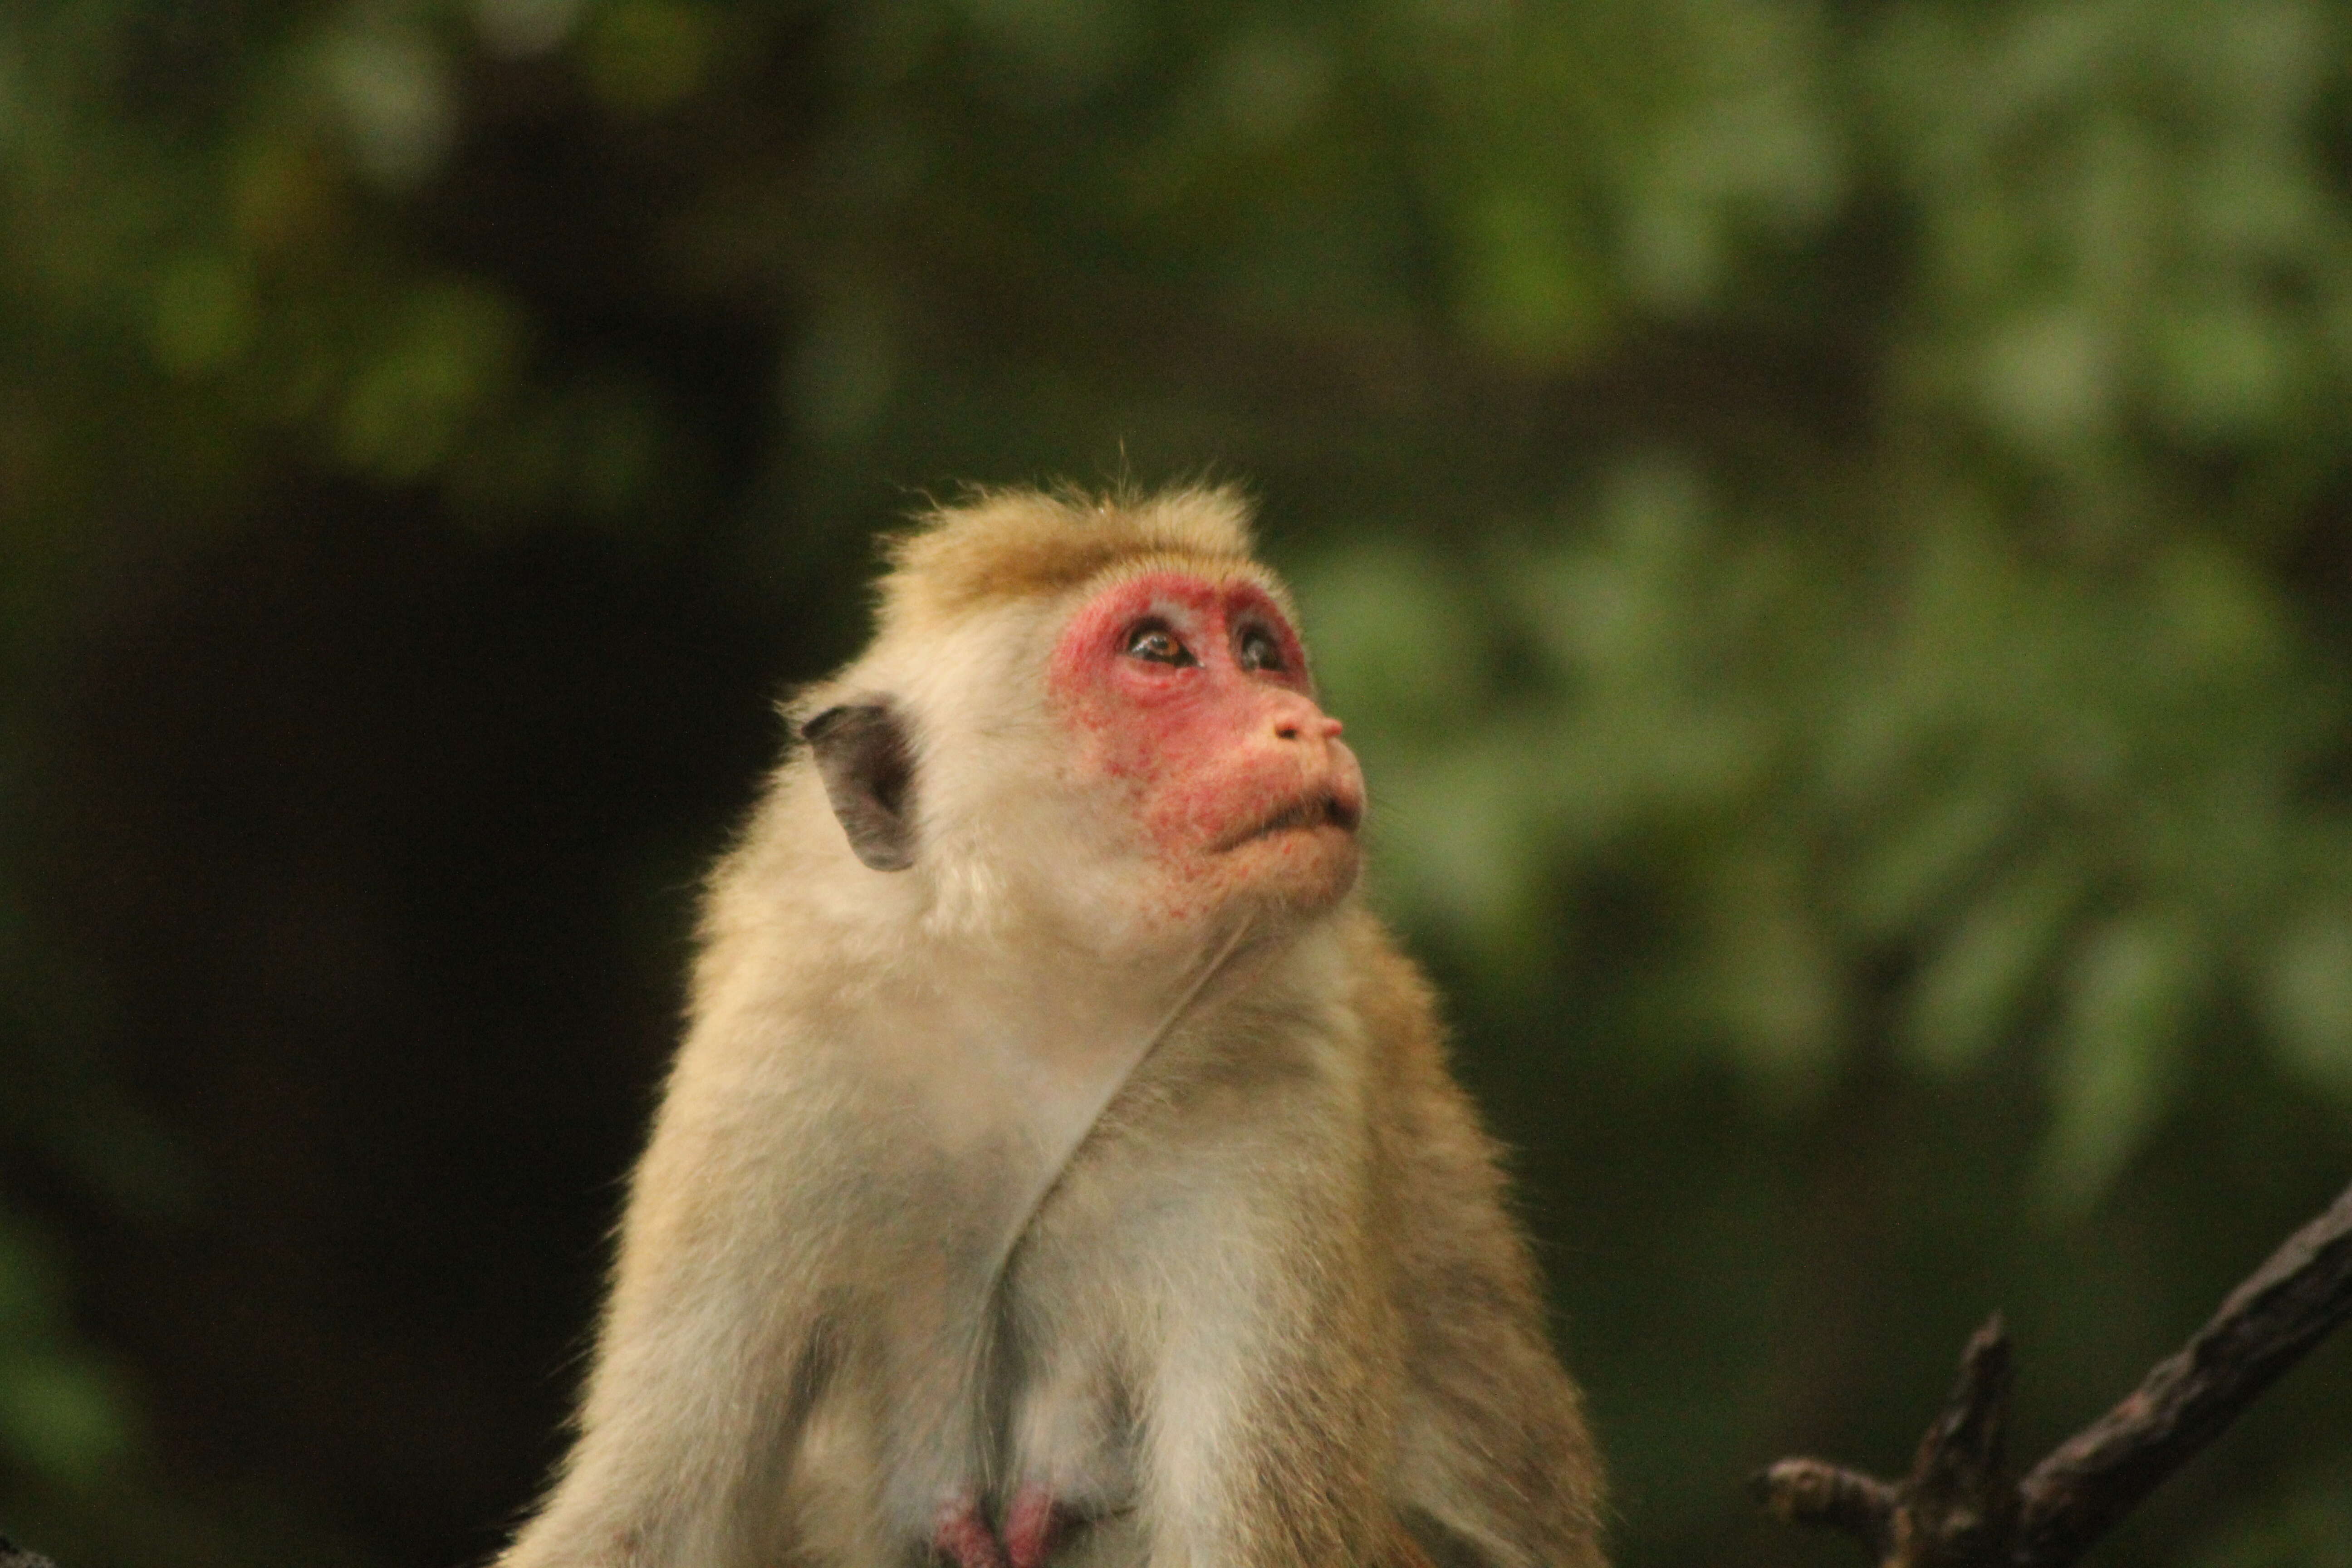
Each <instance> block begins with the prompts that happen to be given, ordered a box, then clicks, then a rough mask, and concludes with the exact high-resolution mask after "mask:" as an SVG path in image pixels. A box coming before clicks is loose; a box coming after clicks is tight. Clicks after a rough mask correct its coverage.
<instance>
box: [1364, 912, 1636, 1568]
mask: <svg viewBox="0 0 2352 1568" xmlns="http://www.w3.org/2000/svg"><path fill="white" fill-rule="evenodd" d="M1372 941H1373V942H1374V944H1375V945H1374V950H1373V952H1372V953H1371V954H1370V957H1369V959H1368V963H1367V968H1366V973H1367V974H1368V976H1369V979H1368V983H1367V985H1366V989H1365V993H1364V1004H1363V1005H1364V1009H1365V1015H1366V1022H1367V1024H1368V1026H1370V1029H1371V1030H1372V1031H1373V1034H1374V1036H1375V1037H1376V1039H1378V1040H1379V1041H1380V1042H1381V1050H1382V1053H1383V1056H1384V1059H1385V1061H1386V1063H1387V1066H1388V1070H1389V1072H1390V1073H1391V1075H1392V1076H1391V1091H1392V1094H1393V1100H1392V1105H1393V1108H1394V1112H1395V1113H1394V1114H1393V1115H1392V1116H1391V1117H1390V1118H1388V1119H1387V1126H1388V1129H1389V1133H1390V1136H1391V1138H1392V1139H1393V1140H1394V1143H1393V1145H1392V1155H1391V1161H1390V1163H1389V1169H1391V1171H1393V1172H1395V1173H1397V1178H1398V1182H1397V1188H1396V1191H1395V1193H1394V1194H1393V1195H1392V1197H1391V1202H1392V1204H1393V1205H1394V1212H1395V1222H1396V1223H1395V1226H1394V1233H1393V1242H1392V1245H1393V1247H1394V1252H1393V1258H1392V1276H1391V1277H1392V1278H1393V1279H1395V1281H1396V1286H1397V1300H1398V1309H1399V1310H1400V1312H1401V1313H1402V1317H1403V1321H1404V1330H1405V1338H1406V1345H1407V1350H1406V1358H1407V1372H1406V1377H1405V1389H1406V1392H1405V1401H1404V1411H1403V1421H1402V1429H1401V1433H1400V1443H1399V1457H1398V1475H1397V1482H1396V1485H1397V1489H1398V1492H1399V1501H1400V1505H1401V1506H1402V1508H1403V1509H1404V1510H1406V1511H1407V1512H1408V1514H1411V1515H1419V1516H1421V1518H1422V1519H1423V1520H1425V1521H1431V1522H1433V1523H1434V1524H1436V1525H1437V1526H1438V1527H1440V1529H1441V1531H1443V1534H1444V1536H1445V1537H1448V1538H1450V1539H1449V1540H1444V1541H1433V1542H1432V1545H1433V1552H1434V1555H1435V1556H1436V1558H1437V1561H1438V1562H1439V1563H1442V1564H1444V1563H1452V1562H1454V1561H1455V1560H1457V1559H1462V1558H1463V1552H1462V1550H1461V1549H1464V1548H1466V1549H1467V1558H1466V1560H1467V1561H1475V1562H1476V1563H1483V1564H1487V1565H1490V1568H1600V1564H1601V1563H1602V1561H1603V1557H1602V1552H1601V1465H1600V1459H1599V1457H1598V1455H1597V1453H1596V1452H1595V1450H1594V1447H1593V1444H1592V1439H1591V1434H1590V1433H1589V1432H1588V1431H1587V1429H1586V1426H1585V1422H1584V1415H1583V1408H1582V1400H1581V1398H1580V1395H1579V1394H1578V1391H1577V1388H1576V1385H1575V1384H1574V1383H1573V1382H1571V1381H1570V1378H1569V1376H1568V1374H1567V1373H1566V1372H1565V1371H1563V1370H1562V1368H1561V1366H1560V1363H1559V1358H1558V1356H1557V1355H1556V1354H1555V1352H1553V1349H1552V1346H1551V1342H1550V1336H1549V1331H1548V1329H1547V1326H1546V1322H1545V1316H1544V1309H1543V1298H1542V1289H1541V1284H1540V1281H1539V1279H1538V1276H1537V1272H1536V1268H1535V1264H1534V1260H1533V1258H1531V1257H1530V1256H1529V1254H1528V1247H1527V1243H1526V1241H1525V1239H1524V1238H1523V1237H1521V1235H1520V1234H1519V1231H1518V1228H1517V1226H1516V1225H1515V1224H1514V1223H1513V1221H1512V1219H1511V1216H1510V1214H1509V1211H1508V1207H1507V1192H1506V1183H1505V1181H1504V1177H1503V1174H1502V1171H1501V1168H1500V1165H1499V1163H1498V1160H1497V1152H1496V1147H1495V1144H1494V1142H1493V1141H1492V1140H1491V1139H1489V1138H1488V1137H1487V1136H1486V1132H1485V1131H1484V1130H1483V1129H1482V1128H1481V1127H1480V1125H1479V1122H1478V1118H1477V1113H1476V1111H1475V1108H1474V1107H1473V1106H1472V1104H1471V1102H1470V1100H1469V1097H1468V1096H1467V1095H1466V1094H1465V1093H1464V1092H1463V1090H1462V1089H1461V1087H1460V1086H1459V1085H1458V1084H1456V1083H1455V1082H1454V1079H1453V1078H1452V1076H1451V1074H1450V1073H1448V1071H1447V1070H1446V1068H1445V1064H1444V1044H1443V1037H1442V1032H1441V1029H1440V1026H1439V1025H1438V1023H1437V1020H1436V1016H1435V1008H1434V1005H1433V999H1432V996H1431V994H1430V991H1429V987H1428V985H1427V984H1426V982H1424V981H1423V979H1422V977H1421V975H1420V973H1419V972H1418V971H1417V970H1415V969H1414V967H1413V966H1412V963H1410V962H1409V961H1408V960H1406V959H1404V958H1403V957H1402V956H1401V955H1400V954H1398V953H1397V952H1395V950H1394V949H1393V948H1392V947H1391V945H1390V944H1389V942H1388V940H1387V938H1386V936H1385V934H1384V933H1375V934H1374V937H1373V938H1372Z"/></svg>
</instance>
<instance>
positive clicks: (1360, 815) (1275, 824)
mask: <svg viewBox="0 0 2352 1568" xmlns="http://www.w3.org/2000/svg"><path fill="white" fill-rule="evenodd" d="M1363 820H1364V807H1363V805H1362V803H1361V802H1360V801H1353V800H1348V799H1345V798H1343V797H1341V796H1340V795H1339V794H1337V793H1336V792H1334V791H1331V790H1324V791H1321V792H1320V793H1318V794H1316V795H1307V796H1305V797H1303V798H1301V799H1298V800H1295V801H1292V802H1291V803H1290V804H1289V805H1286V806H1284V807H1283V808H1282V809H1281V810H1279V811H1277V812H1276V813H1275V814H1274V815H1273V816H1268V817H1265V818H1264V819H1262V820H1261V821H1259V822H1256V823H1255V824H1253V825H1252V826H1249V827H1248V828H1245V829H1244V830H1243V831H1242V832H1240V833H1236V834H1234V836H1233V837H1230V838H1228V839H1226V840H1225V841H1224V842H1223V844H1221V845H1219V846H1218V847H1219V848H1220V849H1238V848H1240V847H1242V846H1243V845H1244V844H1249V843H1254V842H1255V841H1256V840H1258V839H1260V838H1271V837H1274V836H1275V835H1276V834H1277V833H1311V832H1313V831H1315V830H1316V829H1317V828H1318V827H1336V828H1338V829H1339V831H1341V832H1342V833H1353V832H1355V831H1356V829H1357V827H1358V826H1360V824H1361V823H1362V822H1363Z"/></svg>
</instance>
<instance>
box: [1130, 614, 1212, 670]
mask: <svg viewBox="0 0 2352 1568" xmlns="http://www.w3.org/2000/svg"><path fill="white" fill-rule="evenodd" d="M1127 653H1128V657H1129V658H1139V659H1144V660H1147V661H1148V662H1150V663H1152V664H1172V665H1174V666H1176V667H1177V668H1180V669H1181V668H1185V667H1186V666H1188V665H1195V664H1198V663H1200V662H1201V661H1200V660H1199V659H1197V658H1193V657H1192V649H1191V648H1189V647H1185V646H1184V641H1183V639H1182V638H1181V637H1178V636H1177V635H1176V634H1175V633H1174V632H1173V631H1171V630H1170V629H1169V626H1168V623H1167V622H1166V621H1162V620H1157V619H1154V620H1149V621H1140V622H1138V623H1137V625H1136V627H1135V629H1134V630H1133V631H1131V632H1129V633H1128V634H1127Z"/></svg>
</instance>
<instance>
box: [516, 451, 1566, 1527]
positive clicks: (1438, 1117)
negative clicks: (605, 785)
mask: <svg viewBox="0 0 2352 1568" xmlns="http://www.w3.org/2000/svg"><path fill="white" fill-rule="evenodd" d="M880 599H881V603H880V610H879V626H878V630H877V635H876V637H875V638H874V642H873V645H872V646H871V647H869V648H868V649H867V650H866V653H865V655H864V657H862V658H859V659H858V660H857V661H856V663H854V664H852V665H850V666H849V668H846V669H845V670H843V671H842V672H841V673H840V674H839V675H837V676H835V678H834V679H830V680H827V681H825V682H824V683H822V684H820V685H818V686H817V687H815V688H814V689H811V690H809V691H808V692H806V693H804V694H803V695H802V697H801V698H800V699H799V700H798V701H797V702H796V703H795V704H794V705H793V709H792V710H791V717H792V719H793V729H794V731H795V733H796V737H797V739H798V740H799V742H801V744H800V745H799V746H797V747H796V748H795V749H794V751H793V754H791V755H790V756H789V757H788V758H787V760H786V761H785V763H783V765H782V767H781V768H780V769H779V770H778V772H777V773H776V774H775V775H774V778H773V780H772V784H771V785H770V787H769V789H768V791H767V794H766V795H765V798H764V799H763V801H762V803H761V805H760V806H759V808H758V810H757V811H756V813H755V814H754V815H753V816H752V818H751V824H750V826H749V827H748V828H747V829H746V831H745V832H744V834H743V837H742V839H741V841H740V843H739V844H738V845H737V847H735V848H734V850H733V851H732V852H731V853H730V855H729V856H728V857H727V858H726V859H725V861H724V862H723V863H722V864H721V865H720V867H719V870H718V873H717V875H716V877H715V878H714V879H713V881H712V884H711V887H710V889H709V897H708V901H707V905H706V908H705V912H704V917H703V922H702V932H701V948H700V954H699V958H698V962H697V963H696V966H695V971H694V981H693V997H692V1005H691V1008H690V1015H689V1026H688V1033H687V1037H686V1043H685V1046H684V1047H683V1049H682V1050H681V1051H680V1052H679V1055H678V1058H677V1065H676V1067H675V1068H674V1069H673V1070H672V1072H671V1074H670V1078H669V1082H668V1087H667V1092H666V1095H665V1098H664V1100H663V1102H662V1107H661V1111H660V1114H659V1116H658V1118H657V1119H656V1123H655V1126H654V1131H653V1138H652V1142H651V1144H650V1146H649V1147H648V1148H647V1150H646V1154H645V1157H644V1160H643V1162H642V1163H640V1164H639V1165H638V1167H637V1170H636V1173H635V1179H634V1182H633V1184H632V1186H631V1189H630V1194H629V1202H628V1210H627V1215H626V1217H625V1221H624V1223H623V1226H622V1229H621V1238H620V1256H619V1260H618V1264H617V1267H616V1268H615V1272H614V1279H613V1286H612V1294H611V1298H610V1301H609V1303H608V1305H607V1307H606V1310H605V1312H604V1320H603V1324H602V1327H601V1330H600V1331H599V1334H598V1338H597V1346H596V1354H595V1360H594V1363H593V1371H592V1373H591V1374H590V1376H589V1379H588V1385H587V1391H586V1394H585V1397H584V1399H583V1404H582V1406H581V1410H580V1414H579V1417H578V1422H577V1439H576V1442H575V1444H574V1447H572V1452H571V1455H570V1457H569V1458H568V1459H567V1460H566V1461H565V1463H564V1465H563V1467H562V1471H561V1473H560V1475H559V1477H558V1479H557V1480H556V1482H555V1484H554V1487H553V1489H552V1491H551V1494H550V1495H549V1497H548V1499H547V1500H546V1502H545V1503H544V1505H543V1506H542V1507H541V1510H540V1511H539V1513H538V1514H537V1516H536V1517H535V1518H534V1519H532V1520H531V1521H530V1523H529V1524H528V1525H527V1526H526V1527H525V1528H524V1529H523V1530H522V1531H521V1533H520V1536H519V1537H518V1538H517V1540H516V1541H515V1542H514V1544H513V1545H512V1547H511V1548H509V1551H508V1552H507V1553H506V1554H505V1556H504V1557H503V1558H502V1559H500V1563H501V1565H502V1568H919V1565H921V1564H925V1563H937V1564H945V1565H947V1568H1045V1564H1047V1563H1053V1564H1056V1565H1062V1564H1080V1563H1084V1564H1092V1565H1100V1568H1111V1565H1118V1568H1428V1565H1429V1564H1431V1563H1439V1564H1446V1565H1453V1564H1477V1565H1481V1568H1538V1565H1540V1568H1598V1565H1599V1564H1600V1563H1601V1547H1600V1544H1599V1536H1600V1531H1599V1525H1598V1512H1599V1508H1600V1502H1599V1494H1600V1480H1599V1467H1598V1464H1597V1461H1596V1460H1595V1458H1594V1456H1593V1451H1592V1446H1591V1441H1590V1439H1589V1438H1588V1436H1586V1432H1585V1427H1584V1423H1583V1418H1582V1416H1581V1415H1580V1407H1579V1401H1578V1394H1577V1391H1576V1389H1575V1387H1574V1385H1573V1384H1571V1383H1570V1381H1569V1379H1568V1377H1567V1375H1566V1374H1565V1373H1563V1372H1562V1371H1561V1370H1560V1367H1559V1363H1558V1362H1557V1361H1556V1360H1555V1359H1554V1356H1553V1353H1552V1351H1551V1349H1550V1346H1549V1342H1548V1341H1547V1337H1546V1332H1545V1327H1544V1317H1543V1311H1542V1308H1541V1305H1540V1301H1539V1297H1538V1284H1537V1280H1536V1277H1535V1271H1534V1268H1533V1267H1532V1265H1531V1263H1530V1260H1529V1258H1528V1249H1527V1247H1526V1245H1525V1243H1524V1242H1523V1240H1522V1239H1521V1237H1519V1235H1518V1234H1517V1231H1516V1229H1515V1228H1514V1226H1513V1225H1512V1222H1511V1220H1510V1219H1509V1218H1508V1216H1507V1214H1506V1211H1505V1202H1504V1192H1503V1182H1502V1178H1501V1176H1500V1175H1499V1173H1498V1172H1497V1169H1496V1155H1495V1151H1494V1148H1493V1146H1492V1145H1491V1144H1490V1142H1488V1140H1487V1138H1486V1135H1485V1134H1484V1133H1483V1132H1482V1131H1480V1128H1479V1125H1478V1122H1477V1119H1476V1117H1475V1113H1474V1111H1473V1110H1472V1108H1471V1105H1470V1102H1469V1100H1467V1098H1466V1097H1465V1095H1464V1094H1463V1092H1462V1090H1461V1089H1459V1088H1458V1087H1457V1086H1456V1085H1455V1084H1454V1081H1453V1079H1451V1078H1450V1077H1449V1076H1448V1073H1447V1069H1446V1067H1445V1062H1444V1043H1443V1040H1442V1037H1441V1033H1440V1030H1439V1027H1438V1025H1437V1023H1436V1021H1435V1016H1434V1010H1433V1001H1432V997H1431V994H1430V991H1429V988H1428V986H1427V985H1426V984H1424V983H1423V980H1422V977H1421V975H1420V974H1419V973H1418V972H1417V971H1416V970H1415V969H1414V968H1413V966H1412V963H1410V962H1409V961H1408V960H1406V959H1405V958H1404V957H1402V955H1401V954H1400V953H1399V952H1398V951H1397V950H1396V948H1395V946H1394V945H1393V944H1392V942H1391V940H1390V938H1389V937H1388V936H1387V934H1386V933H1385V932H1384V931H1382V930H1381V927H1380V926H1379V925H1378V924H1377V923H1376V922H1375V921H1374V920H1373V918H1372V916H1371V915H1370V914H1369V913H1368V912H1366V911H1365V910H1364V909H1363V908H1362V907H1361V906H1360V902H1359V901H1358V900H1356V899H1355V898H1354V897H1353V896H1352V889H1353V888H1354V886H1355V883H1356V877H1357V867H1358V859H1359V849H1358V843H1357V829H1358V826H1359V824H1360V822H1361V820H1362V817H1363V812H1364V784H1363V778H1362V775H1361V773H1360V772H1359V770H1358V768H1357V763H1356V759H1355V756H1354V754H1353V753H1352V752H1349V749H1348V748H1347V746H1346V745H1345V744H1343V743H1342V742H1340V740H1339V721H1337V720H1334V719H1330V718H1328V717H1326V716H1325V715H1324V713H1323V710H1321V708H1319V707H1318V705H1317V702H1316V698H1315V689H1314V685H1313V683H1312V681H1311V680H1310V679H1309V678H1308V674H1307V655H1306V652H1305V650H1304V648H1303V647H1301V646H1300V644H1299V640H1298V635H1297V632H1296V631H1295V630H1294V629H1293V628H1294V625H1295V616H1294V615H1293V613H1292V610H1291V606H1290V603H1289V600H1288V598H1287V596H1286V593H1285V590H1284V589H1283V587H1282V585H1281V584H1279V583H1278V582H1277V581H1276V579H1275V577H1274V576H1273V575H1272V574H1270V573H1268V572H1267V571H1266V570H1265V568H1264V567H1262V566H1260V565H1259V564H1257V563H1256V562H1255V560H1254V559H1252V556H1251V552H1250V542H1249V536H1248V529H1247V521H1246V517H1245V515H1244V508H1243V506H1242V504H1241V502H1240V501H1239V500H1238V499H1237V498H1236V497H1235V496H1234V495H1233V494H1232V493H1230V492H1228V491H1224V490H1219V489H1192V490H1181V491H1175V492H1171V493H1168V494H1164V495H1160V496H1158V497H1154V498H1150V499H1143V500H1130V499H1122V500H1101V501H1097V500H1089V499H1084V498H1077V497H1069V496H1048V495H1044V494H1037V493H1033V492H1015V493H994V494H987V495H983V496H982V497H981V498H979V499H978V500H974V501H973V502H971V504H969V505H965V506H960V507H953V508H949V509H946V510H940V511H939V512H937V513H935V514H933V515H932V516H930V517H929V519H928V520H926V521H925V522H924V523H923V525H922V526H921V527H920V528H919V530H918V531H914V532H912V533H911V534H909V535H908V536H907V537H905V538H903V539H901V540H899V541H898V542H897V544H896V547H895V551H894V553H893V557H892V566H891V570H890V571H889V573H888V574H887V576H886V577H885V579H884V580H883V583H882V584H881V595H880Z"/></svg>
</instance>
